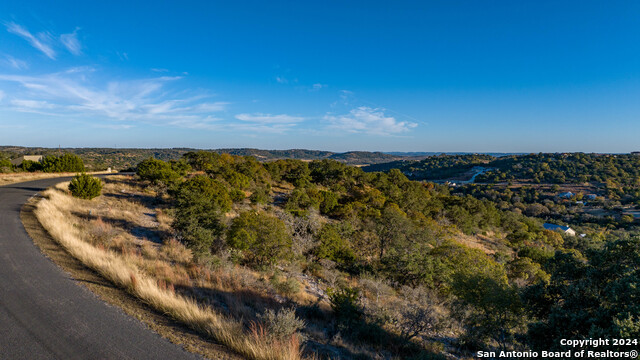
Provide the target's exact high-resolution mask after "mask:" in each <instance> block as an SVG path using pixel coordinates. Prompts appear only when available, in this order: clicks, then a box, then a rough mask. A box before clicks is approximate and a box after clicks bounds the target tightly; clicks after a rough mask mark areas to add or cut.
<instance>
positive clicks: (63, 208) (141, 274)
mask: <svg viewBox="0 0 640 360" xmlns="http://www.w3.org/2000/svg"><path fill="white" fill-rule="evenodd" d="M67 184H68V183H62V184H60V185H58V186H57V187H56V188H54V189H49V190H47V191H45V193H44V196H45V199H43V200H41V201H40V203H39V204H38V206H37V210H36V216H37V217H38V220H39V221H40V222H41V224H42V225H43V227H44V228H45V229H47V231H48V232H49V233H50V234H51V236H52V237H53V238H55V239H56V240H57V241H58V242H59V243H60V244H61V245H62V246H63V247H64V248H65V249H66V250H67V251H68V252H69V253H70V254H72V255H73V256H74V257H76V258H77V259H79V260H80V261H82V262H83V263H84V264H85V265H86V266H88V267H90V268H92V269H94V270H95V271H97V272H98V273H100V274H102V275H103V276H104V277H105V278H107V279H109V280H110V281H112V282H113V283H115V284H116V285H118V286H120V287H122V288H125V289H127V290H128V291H129V292H130V293H131V294H133V295H135V296H137V297H138V298H139V299H141V300H142V301H144V302H145V303H147V304H149V305H150V306H152V307H154V308H155V309H157V310H159V311H161V312H163V313H166V314H168V315H170V316H171V317H172V318H174V319H176V320H178V321H180V322H183V323H185V324H187V325H188V326H190V327H191V328H193V329H195V330H197V331H199V332H201V333H203V334H206V335H207V336H210V337H211V338H213V339H215V340H216V341H218V342H220V343H222V344H224V345H226V346H228V347H229V348H231V349H233V350H234V351H236V352H237V353H238V354H241V355H243V356H246V357H247V358H251V359H269V360H271V359H273V360H276V359H287V360H296V359H301V358H302V354H301V346H300V341H299V339H298V338H297V335H293V336H292V337H291V339H289V341H286V342H279V341H275V340H273V339H271V338H270V337H269V336H268V334H265V332H264V330H262V328H261V327H260V326H259V325H256V326H254V327H252V329H251V330H250V331H246V330H244V329H243V326H242V323H240V322H239V321H237V320H234V319H232V318H230V317H228V316H225V315H223V314H221V313H219V312H217V311H215V310H213V309H212V308H210V307H205V306H202V305H199V304H197V303H196V302H195V301H194V300H192V299H191V298H188V297H185V296H183V295H180V294H177V293H176V292H175V291H174V290H173V289H174V286H173V284H184V283H190V282H191V277H194V278H197V277H200V278H207V277H208V278H211V280H212V281H214V278H215V277H216V275H218V277H220V279H219V281H220V282H226V284H225V285H226V286H229V287H233V286H236V284H237V279H234V280H232V279H228V278H227V279H222V276H221V275H220V274H212V273H211V272H209V271H208V270H206V269H202V268H198V267H197V265H193V264H192V266H191V267H190V268H189V270H179V269H180V268H177V267H176V268H172V267H170V266H168V265H167V263H166V262H161V261H159V260H154V259H153V257H154V256H155V257H156V258H157V257H161V256H169V257H171V258H174V257H178V258H181V259H182V260H184V261H186V259H187V252H186V251H185V250H183V249H182V248H181V244H179V243H177V242H175V243H173V242H172V241H171V240H169V241H167V242H165V245H163V247H162V250H161V251H158V250H157V249H156V248H155V247H154V246H153V245H151V244H146V245H144V246H134V245H135V244H134V240H132V239H131V235H130V234H125V233H122V232H119V231H118V230H114V227H113V226H111V225H110V224H108V223H106V222H105V221H104V220H103V219H102V218H101V217H97V218H96V219H89V220H86V219H83V218H81V217H79V216H78V214H87V213H88V214H89V215H92V213H91V212H92V211H93V209H94V208H95V203H92V202H91V201H87V200H78V199H74V198H72V197H71V196H69V195H68V194H67V193H66V190H65V189H66V186H67ZM107 186H109V184H107ZM122 190H125V189H120V191H122ZM103 198H104V197H101V198H98V199H96V200H94V201H95V202H100V201H103V206H102V208H103V212H107V213H109V215H111V216H110V218H111V219H115V220H123V221H127V222H128V223H131V224H134V225H135V224H139V223H141V222H145V221H147V220H148V219H147V220H145V219H142V220H141V217H140V216H139V214H136V210H137V211H142V209H141V208H138V209H136V206H135V205H134V206H133V210H131V208H128V209H126V210H125V209H121V211H114V208H113V207H111V206H110V205H113V204H110V200H107V199H103ZM99 215H100V214H95V216H99ZM89 228H91V229H94V231H93V233H92V234H91V233H89V232H88V231H84V230H87V229H89ZM143 253H146V254H151V255H152V256H150V257H146V258H145V257H143V256H142V254H143ZM189 273H191V274H192V275H195V276H190V274H189ZM154 275H157V276H159V278H158V277H154Z"/></svg>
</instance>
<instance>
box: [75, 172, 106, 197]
mask: <svg viewBox="0 0 640 360" xmlns="http://www.w3.org/2000/svg"><path fill="white" fill-rule="evenodd" d="M69 191H71V195H73V196H74V197H77V198H80V199H88V200H91V199H93V198H95V197H98V196H100V194H101V192H102V181H101V180H100V179H98V178H95V177H92V176H89V175H87V174H85V173H82V174H78V175H76V177H74V178H73V180H71V183H70V184H69Z"/></svg>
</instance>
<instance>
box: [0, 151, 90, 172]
mask: <svg viewBox="0 0 640 360" xmlns="http://www.w3.org/2000/svg"><path fill="white" fill-rule="evenodd" d="M16 171H26V172H36V171H42V172H49V173H52V172H83V171H85V167H84V162H83V161H82V158H80V157H79V156H77V155H74V154H69V153H65V154H63V155H47V156H45V157H43V158H42V161H40V162H37V161H31V160H25V161H23V162H22V164H20V165H13V164H11V161H10V160H9V158H8V156H7V155H4V156H3V155H2V154H0V172H16Z"/></svg>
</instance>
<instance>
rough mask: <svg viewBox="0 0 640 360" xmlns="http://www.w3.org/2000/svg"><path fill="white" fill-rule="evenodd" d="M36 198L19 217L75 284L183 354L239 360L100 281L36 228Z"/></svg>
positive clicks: (40, 246) (31, 234)
mask: <svg viewBox="0 0 640 360" xmlns="http://www.w3.org/2000/svg"><path fill="white" fill-rule="evenodd" d="M38 200H39V198H37V197H34V198H32V199H31V200H29V202H27V203H26V204H25V205H24V206H23V208H22V211H21V213H20V218H21V219H22V223H23V224H24V227H25V229H26V230H27V233H28V234H29V236H30V237H31V238H32V239H33V241H34V243H35V244H36V245H37V246H38V247H39V248H40V250H41V251H42V252H43V253H44V254H45V256H47V257H48V258H49V259H51V260H52V261H53V262H54V263H55V264H56V265H58V266H59V267H60V268H62V269H63V270H64V271H65V272H67V273H68V274H69V275H70V276H71V277H72V278H73V279H75V280H76V281H77V282H78V283H79V284H82V285H83V286H86V287H87V288H88V289H89V290H91V291H92V292H93V293H95V294H97V295H98V296H99V297H100V298H101V299H102V300H103V301H105V302H106V303H108V304H110V305H113V306H117V307H119V308H121V309H122V310H123V311H124V312H125V313H127V314H128V315H129V316H132V317H134V318H136V319H138V320H140V321H142V322H143V323H145V324H146V325H147V326H148V327H149V328H150V329H151V330H153V331H155V332H156V333H158V334H159V335H160V336H162V337H164V338H166V339H167V340H169V341H171V342H172V343H174V344H178V345H181V346H183V347H184V348H185V349H186V350H187V351H189V352H192V353H196V354H199V355H202V356H204V357H206V358H209V359H242V358H241V357H239V356H238V355H236V354H234V353H232V352H231V351H229V350H228V349H226V348H225V347H224V346H222V345H219V344H215V343H213V342H211V341H210V340H206V339H203V338H202V337H201V336H199V335H198V333H196V332H195V331H194V330H191V329H190V328H188V327H186V326H184V325H182V324H180V323H178V322H176V321H174V320H172V319H171V318H169V317H167V316H165V315H163V314H161V313H159V312H157V311H155V310H153V309H151V308H150V307H149V306H147V305H146V304H144V303H142V302H141V301H140V300H138V299H137V298H135V297H133V296H131V295H130V294H128V293H127V292H126V291H125V290H122V289H120V288H118V287H116V286H115V285H113V284H112V283H111V282H109V281H108V280H106V279H104V278H103V277H102V276H100V275H99V274H98V273H96V272H95V271H93V270H91V269H89V268H87V267H86V266H84V265H83V264H82V263H81V262H80V261H78V260H77V259H76V258H74V257H73V256H71V255H70V254H69V253H68V252H67V251H66V250H65V249H64V248H62V246H60V245H59V244H58V243H57V242H56V241H55V240H54V239H53V238H51V236H49V234H48V233H47V231H46V230H45V229H44V228H43V227H42V226H41V225H40V223H39V222H38V220H37V219H36V217H35V215H34V213H33V211H34V210H35V204H36V203H37V202H38Z"/></svg>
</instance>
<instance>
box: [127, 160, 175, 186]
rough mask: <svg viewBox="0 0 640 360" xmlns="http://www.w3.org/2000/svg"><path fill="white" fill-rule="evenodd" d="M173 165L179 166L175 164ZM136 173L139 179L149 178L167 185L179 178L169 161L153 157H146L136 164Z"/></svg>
mask: <svg viewBox="0 0 640 360" xmlns="http://www.w3.org/2000/svg"><path fill="white" fill-rule="evenodd" d="M174 167H176V168H179V166H178V165H177V164H176V165H175V166H174ZM180 171H182V170H180ZM136 175H138V176H139V177H140V179H142V180H149V181H151V182H152V183H154V184H157V183H159V182H162V183H164V184H167V185H168V184H172V183H174V182H177V181H178V180H179V179H180V174H178V172H176V171H175V170H174V169H173V168H172V166H171V164H170V163H167V162H164V161H162V160H158V159H154V158H148V159H146V160H143V161H142V162H141V163H140V164H138V167H137V169H136Z"/></svg>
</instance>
